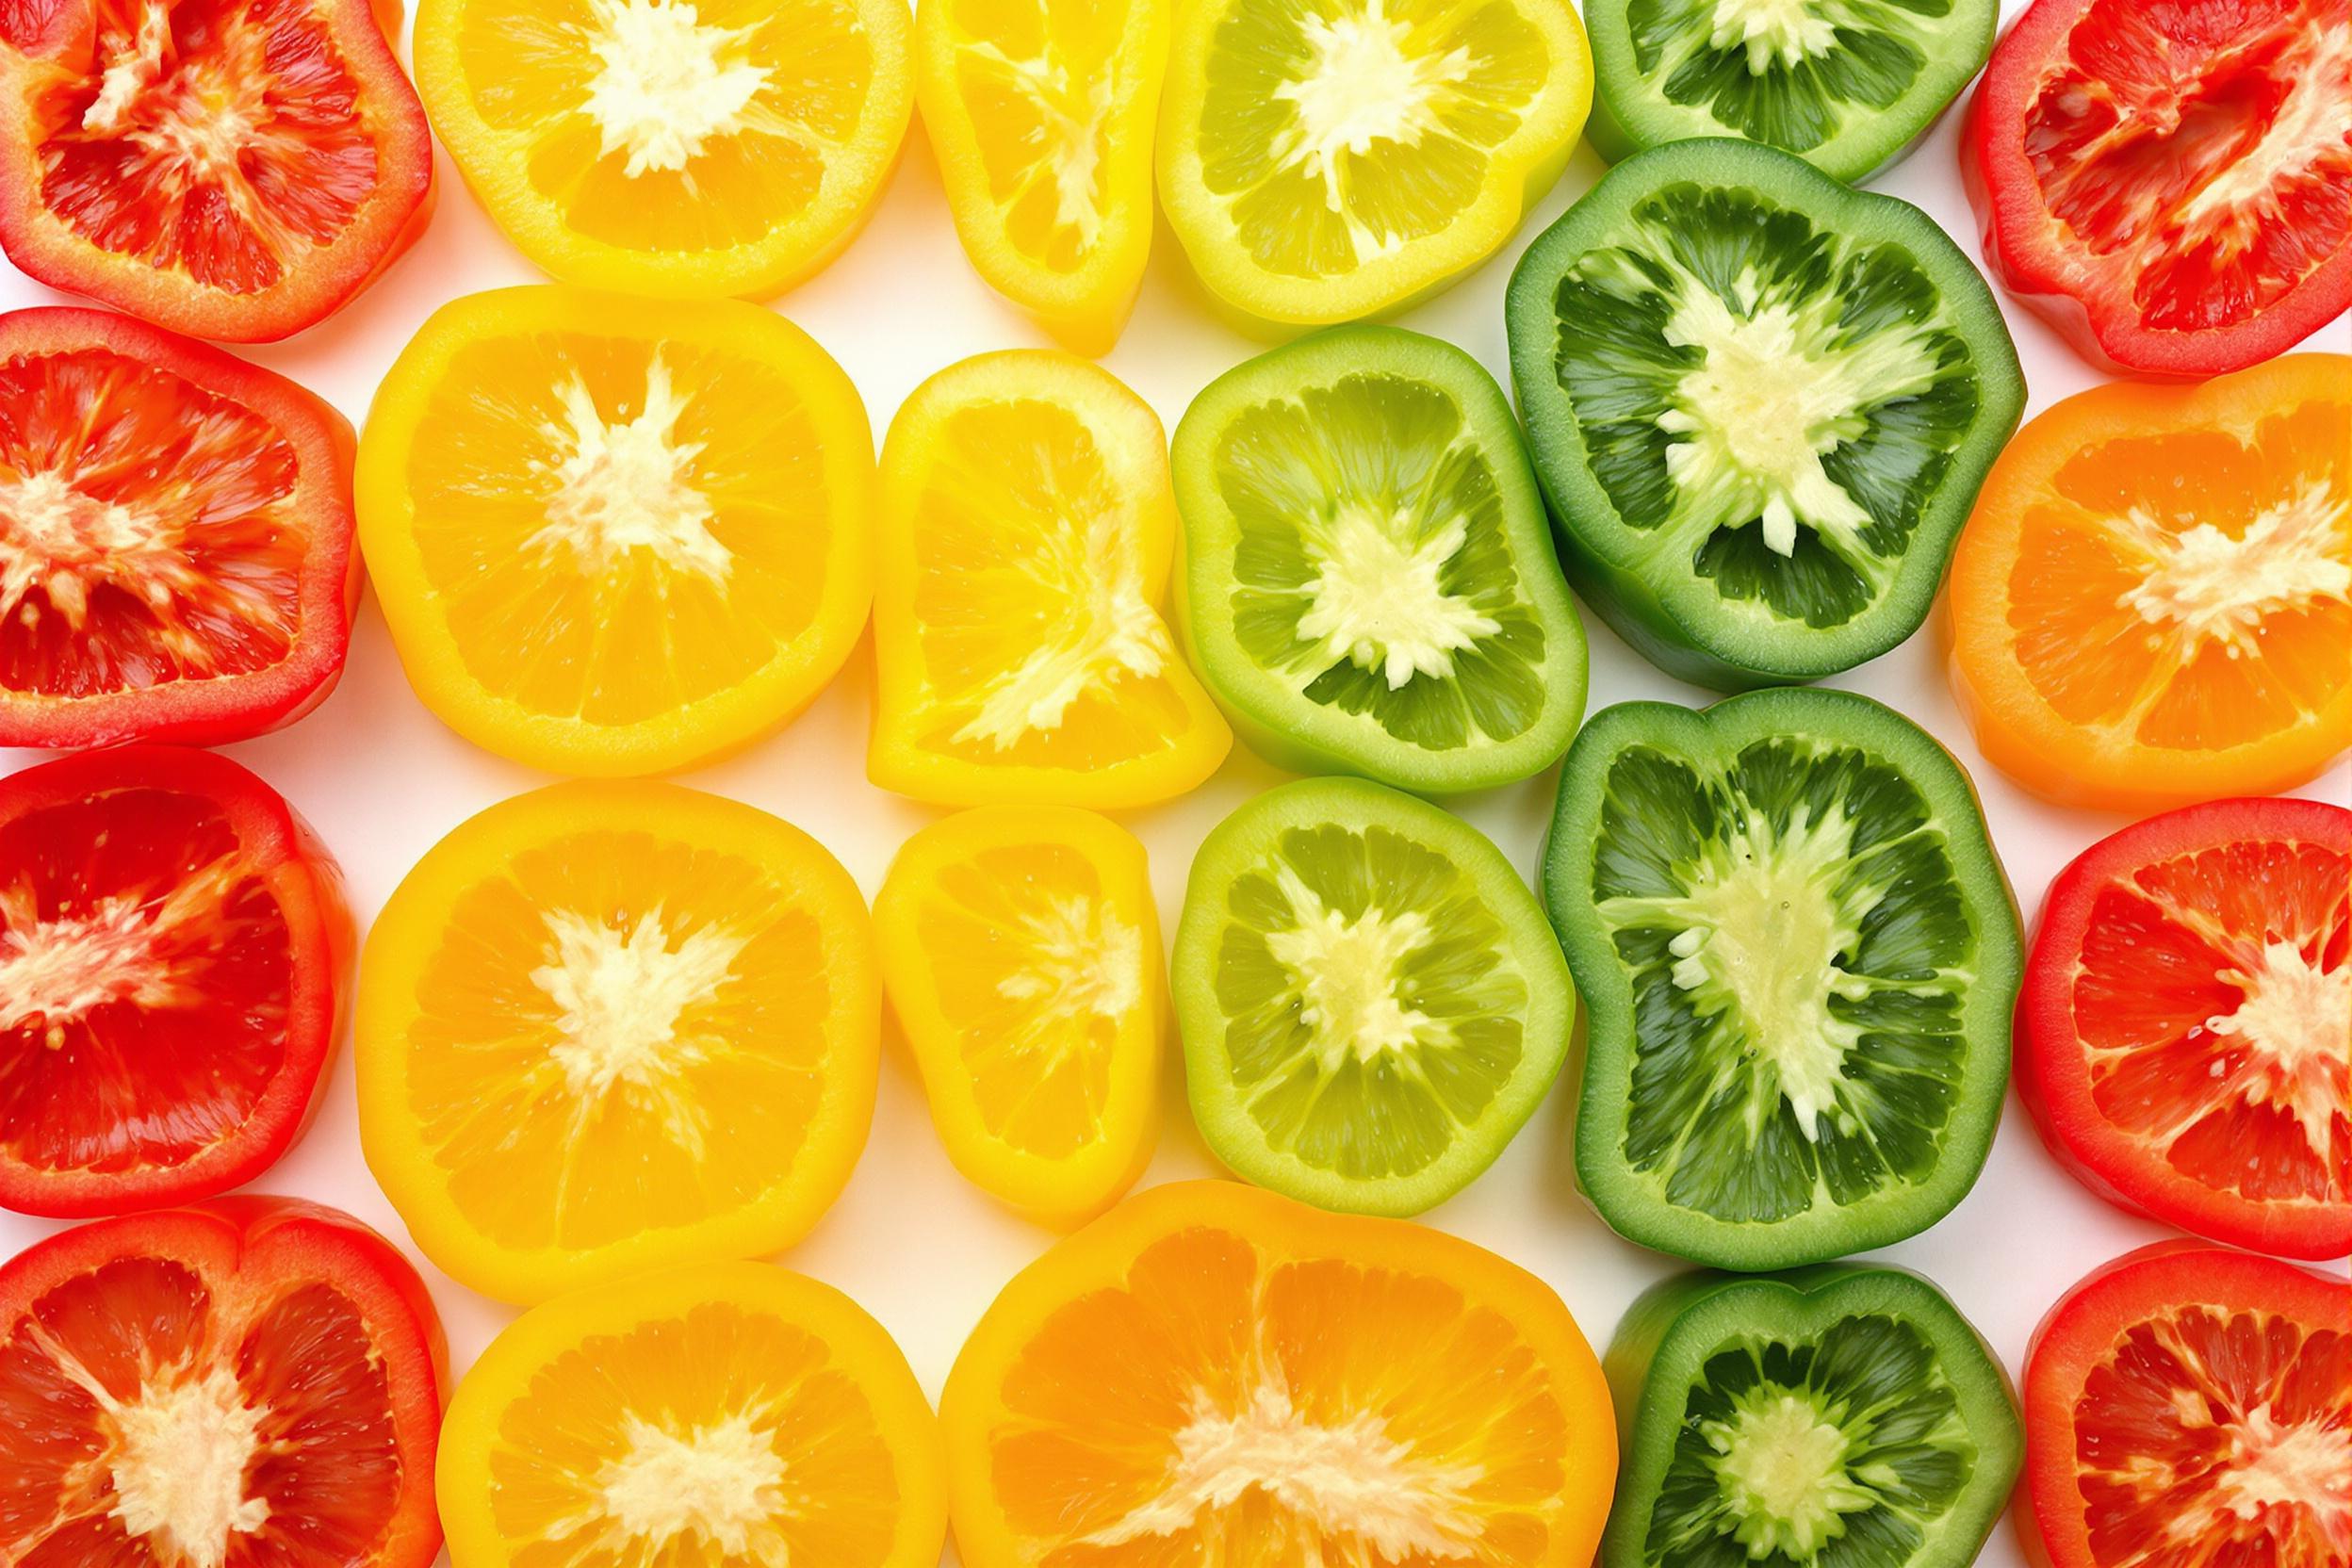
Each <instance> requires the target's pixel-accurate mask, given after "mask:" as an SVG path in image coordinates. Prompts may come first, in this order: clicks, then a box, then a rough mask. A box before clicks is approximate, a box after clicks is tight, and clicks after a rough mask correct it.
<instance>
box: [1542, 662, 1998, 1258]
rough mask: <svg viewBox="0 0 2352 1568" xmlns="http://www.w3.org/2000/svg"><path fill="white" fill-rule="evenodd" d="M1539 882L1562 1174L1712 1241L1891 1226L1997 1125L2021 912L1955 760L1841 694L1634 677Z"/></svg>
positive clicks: (1745, 1246)
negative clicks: (1689, 687)
mask: <svg viewBox="0 0 2352 1568" xmlns="http://www.w3.org/2000/svg"><path fill="white" fill-rule="evenodd" d="M1541 879H1542V884H1543V895H1544V909H1545V912H1546V913H1547V914H1548V915H1549V916H1550V917H1551V921H1552V926H1553V929H1554V931H1555V932H1557V933H1558V935H1559V937H1560V945H1561V947H1562V948H1563V949H1564V950H1565V952H1566V953H1567V956H1568V967H1569V970H1570V972H1572V973H1573V974H1574V975H1575V976H1576V990H1577V993H1578V994H1579V995H1580V996H1582V997H1583V998H1584V1001H1585V1005H1586V1007H1587V1009H1588V1011H1589V1017H1590V1021H1589V1024H1588V1027H1587V1042H1586V1049H1585V1061H1584V1074H1583V1089H1582V1094H1581V1098H1580V1099H1579V1102H1578V1105H1577V1113H1576V1174H1577V1179H1578V1182H1579V1184H1580V1185H1581V1186H1582V1188H1583V1190H1584V1193H1585V1196H1586V1198H1587V1199H1589V1200H1590V1201H1591V1202H1592V1203H1593V1207H1594V1208H1595V1209H1597V1210H1598V1211H1599V1212H1600V1215H1601V1217H1602V1218H1603V1219H1605V1220H1607V1221H1608V1222H1609V1225H1610V1227H1611V1228H1613V1229H1614V1230H1616V1231H1617V1232H1618V1233H1620V1234H1621V1235H1624V1236H1625V1237H1627V1238H1629V1239H1630V1240H1633V1241H1637V1242H1640V1243H1641V1244H1642V1245H1643V1246H1645V1247H1651V1248H1656V1249H1657V1250H1660V1251H1664V1252H1671V1253H1674V1254H1675V1255H1676V1256H1679V1257H1683V1258H1688V1259H1690V1260H1691V1261H1692V1262H1694V1263H1702V1264H1707V1265H1711V1266H1716V1267H1722V1268H1739V1269H1769V1268H1785V1267H1790V1266H1798V1265H1802V1264H1808V1263H1818V1262H1822V1261H1825V1260H1827V1259H1830V1258H1836V1257H1840V1256H1843V1255H1845V1254H1847V1253H1850V1252H1858V1251H1863V1250H1868V1249H1870V1248H1874V1247H1883V1246H1885V1245H1887V1244H1888V1243H1890V1242H1894V1241H1899V1240H1901V1239H1902V1238H1903V1237H1905V1236H1908V1235H1911V1234H1914V1233H1917V1232H1919V1231H1921V1230H1924V1229H1925V1228H1926V1227H1927V1226H1929V1225H1932V1224H1934V1223H1935V1222H1936V1220H1937V1219H1939V1218H1941V1217H1943V1216H1944V1215H1945V1214H1946V1213H1947V1212H1949V1211H1950V1210H1951V1208H1952V1205H1953V1204H1955V1203H1957V1202H1958V1201H1960V1199H1961V1198H1962V1197H1963V1196H1964V1195H1965V1194H1966V1193H1967V1192H1968V1188H1969V1186H1970V1185H1972V1184H1974V1182H1975V1180H1976V1177H1977V1173H1978V1172H1979V1171H1980V1170H1981V1169H1982V1168H1983V1167H1984V1164H1985V1155H1986V1153H1987V1152H1988V1151H1989V1150H1990V1149H1991V1146H1992V1139H1993V1131H1994V1128H1995V1126H1996V1124H1997V1123H1998V1122H1999V1120H2000V1119H2001V1097H2002V1093H2003V1090H2004V1089H2005V1087H2006V1086H2007V1083H2008V1072H2009V1033H2010V1013H2011V1009H2012V1007H2013V1006H2014V1005H2015V1003H2016V1000H2017V985H2018V977H2019V972H2020V956H2019V949H2020V945H2021V944H2020V939H2019V934H2018V927H2017V907H2016V906H2015V904H2014V903H2013V902H2012V901H2011V899H2010V895H2009V890H2008V884H2007V882H2006V881H2005V880H2004V879H2003V877H2002V874H2001V865H2000V862H1999V861H1998V860H1997V859H1996V858H1994V854H1993V847H1992V843H1991V841H1990V840H1989V839H1988V838H1987V837H1986V835H1985V819H1984V816H1983V814H1982V812H1981V810H1980V809H1979V808H1978V805H1977V800H1976V794H1975V792H1974V791H1973V789H1972V788H1971V787H1970V785H1969V783H1968V776H1967V775H1966V774H1964V773H1963V772H1962V771H1961V769H1960V765H1959V764H1958V763H1957V762H1955V761H1954V760H1952V756H1951V754H1950V753H1949V752H1947V751H1945V750H1944V748H1943V747H1942V746H1940V745H1938V744H1937V743H1936V742H1935V741H1934V740H1933V739H1932V738H1931V737H1929V736H1928V735H1927V734H1926V733H1925V732H1924V731H1923V730H1921V729H1919V727H1917V726H1915V725H1913V724H1912V723H1911V722H1910V721H1909V720H1908V719H1905V718H1903V716H1902V715H1901V714H1899V713H1897V712H1895V711H1893V710H1891V709H1889V708H1887V707H1884V706H1882V705H1881V704H1879V703H1876V702H1873V701H1871V700H1870V698H1868V697H1864V696H1857V695H1854V694H1851V693H1846V692H1836V691H1825V690H1820V689H1806V688H1799V689H1791V690H1773V691H1764V692H1753V693H1749V694H1745V695H1742V696H1737V697H1731V698H1728V699H1726V700H1724V701H1723V702H1719V703H1717V704H1716V705H1715V706H1714V707H1712V708H1709V709H1707V710H1705V711H1696V712H1694V711H1691V710H1690V709H1687V708H1681V707H1676V706H1674V705H1671V704H1666V703H1654V702H1631V703H1621V704H1619V705H1618V706H1616V707H1614V708H1610V709H1608V710H1606V711H1603V712H1601V713H1599V714H1597V715H1595V716H1594V717H1593V719H1592V720H1591V721H1589V722H1588V723H1587V724H1586V725H1585V727H1584V729H1583V731H1582V732H1581V733H1579V734H1578V735H1577V737H1576V743H1575V744H1574V745H1573V746H1571V747H1570V748H1569V752H1568V758H1567V760H1566V762H1565V763H1563V764H1562V767H1561V770H1560V798H1559V805H1558V808H1557V809H1556V811H1555V813H1554V815H1553V819H1552V825H1551V828H1550V832H1549V834H1548V838H1547V841H1546V843H1545V846H1544V858H1543V868H1542V877H1541Z"/></svg>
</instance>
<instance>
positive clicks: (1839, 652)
mask: <svg viewBox="0 0 2352 1568" xmlns="http://www.w3.org/2000/svg"><path fill="white" fill-rule="evenodd" d="M1507 312H1508V317H1509V323H1510V332H1511V379H1512V382H1513V384H1515V386H1516V388H1517V392H1518V399H1519V408H1520V413H1521V415H1522V417H1524V419H1525V420H1526V423H1527V436H1528V442H1529V447H1530V450H1531V452H1532V455H1533V457H1534V460H1535V471H1536V477H1537V479H1538V480H1539V481H1540V482H1541V483H1542V485H1543V487H1544V496H1545V498H1546V499H1547V500H1548V501H1549V503H1550V507H1551V512H1552V516H1553V520H1554V523H1555V524H1556V526H1557V529H1558V532H1559V538H1560V563H1561V564H1562V566H1563V567H1565V568H1566V570H1567V573H1568V578H1569V580H1570V582H1571V583H1573V584H1574V585H1575V586H1576V589H1577V591H1578V592H1579V593H1580V594H1582V595H1583V596H1584V597H1585V599H1586V600H1587V602H1589V603H1590V604H1592V605H1593V607H1594V608H1595V609H1597V610H1598V611H1599V612H1600V613H1601V614H1602V615H1603V616H1604V617H1605V618H1606V619H1607V620H1608V621H1609V625H1610V626H1612V627H1614V628H1615V629H1617V631H1618V633H1619V634H1620V635H1622V636H1623V637H1624V638H1625V640H1626V641H1627V642H1629V643H1631V644H1632V645H1634V646H1635V647H1636V648H1638V649H1639V650H1640V651H1641V652H1642V654H1643V655H1644V656H1646V657H1647V658H1648V659H1649V660H1650V661H1651V662H1654V663H1656V664H1657V665H1658V667H1659V668H1661V669H1663V670H1666V671H1667V672H1668V673H1670V674H1672V675H1675V676H1678V677H1680V678H1684V679H1686V680H1690V681H1693V682H1696V683H1697V684H1700V685H1703V686H1709V687H1713V688H1715V689H1717V690H1719V691H1741V690H1746V689H1747V688H1750V687H1754V686H1761V685H1774V684H1786V683H1790V682H1800V681H1807V680H1814V679H1818V678H1821V677H1822V676H1825V675H1830V674H1833V673H1835V672H1837V671H1838V670H1844V669H1850V668H1852V667H1853V666H1854V665H1856V664H1859V663H1861V662H1864V661H1866V660H1869V659H1873V658H1875V657H1877V656H1878V655H1879V654H1882V653H1884V652H1886V651H1887V649H1888V648H1891V647H1893V646H1894V645H1896V644H1898V643H1901V642H1902V641H1903V639H1904V638H1906V637H1908V636H1910V635H1911V633H1912V632H1914V631H1916V630H1917V629H1919V624H1920V622H1921V621H1922V620H1924V619H1925V618H1926V615H1927V612H1928V607H1929V605H1930V603H1931V602H1932V601H1933V599H1934V598H1935V595H1936V584H1937V582H1938V581H1939V580H1941V578H1942V577H1943V573H1944V567H1945V564H1947V562H1948V561H1949V560H1950V559H1951V555H1952V546H1953V544H1954V543H1955V542H1956V541H1957V539H1958V537H1959V532H1960V528H1961V525H1962V524H1963V523H1964V522H1965V521H1967V519H1968V511H1969V508H1970V507H1971V505H1972V504H1973V503H1974V501H1975V498H1976V492H1977V489H1978V487H1979V485H1981V484H1982V483H1983V482H1984V479H1985V472H1986V470H1987V469H1989V468H1990V467H1991V466H1992V463H1993V459H1994V458H1995V457H1996V456H1998V455H1999V453H2000V451H2001V447H2002V445H2003V444H2004V443H2006V442H2007V440H2008V438H2009V436H2010V433H2012V432H2013V431H2015V430H2016V429H2017V417H2018V415H2019V414H2020V413H2021V412H2022V411H2023V409H2024V406H2025V383H2024V378H2023V377H2022V375H2021V374H2020V373H2019V371H2018V368H2017V351H2016V348H2015V347H2014V346H2013V345H2012V344H2011V342H2010V340H2009V333H2008V329H2007V328H2006V327H2005V326H2004V325H2002V322H2001V311H2000V308H1999V307H1998V306H1997V305H1996V304H1995V303H1994V302H1993V297H1992V294H1991V292H1990V291H1989V290H1988V289H1987V288H1986V287H1985V281H1984V279H1983V278H1982V277H1980V276H1979V275H1978V273H1977V270H1976V268H1975V266H1974V265H1973V264H1972V263H1971V262H1970V261H1969V260H1968V257H1967V256H1965V255H1963V254H1962V253H1960V250H1959V248H1958V247H1957V246H1955V245H1954V244H1953V243H1952V241H1951V239H1949V238H1948V237H1945V234H1944V232H1943V230H1942V229H1941V228H1939V227H1938V226H1937V225H1936V221H1934V220H1933V219H1931V218H1929V217H1928V216H1927V215H1926V214H1925V213H1923V212H1921V211H1919V209H1918V208H1917V207H1914V206H1912V205H1910V204H1907V203H1904V202H1900V201H1897V200H1895V199H1894V198H1893V197H1890V196H1877V195H1872V194H1870V193H1869V192H1867V191H1855V190H1850V189H1848V188H1846V187H1844V186H1842V185H1839V184H1838V182H1837V181H1835V180H1833V179H1831V178H1829V177H1828V176H1827V175H1825V174H1823V173H1821V172H1820V171H1819V170H1817V169H1814V168H1813V167H1812V166H1811V165H1809V164H1807V163H1805V161H1804V160H1803V159H1802V158H1798V157H1796V156H1793V155H1790V154H1788V153H1783V152H1780V151H1779V150H1777V149H1775V148H1772V147H1764V146H1759V145H1757V144H1756V143H1754V142H1748V141H1737V140H1730V139H1720V138H1719V139H1707V140H1699V141H1683V142H1676V143H1674V144H1672V145H1670V146H1665V147H1659V148H1657V149H1655V150H1653V151H1650V152H1646V153H1642V154H1640V155H1636V156H1634V157H1631V158H1628V159H1626V160H1625V162H1624V163H1621V164H1619V165H1618V166H1617V167H1616V168H1614V169H1612V170H1610V171H1609V173H1608V174H1607V175H1605V176H1604V177H1603V178H1602V180H1601V182H1600V183H1599V184H1598V185H1597V186H1595V187H1593V189H1592V190H1591V191H1590V192H1588V193H1587V194H1586V195H1585V196H1584V198H1583V199H1582V200H1580V201H1578V202H1577V203H1576V205H1574V206H1572V207H1570V208H1569V209H1568V211H1567V213H1566V215H1565V216H1563V217H1562V218H1561V219H1560V221H1559V222H1557V223H1555V224H1553V225H1552V226H1551V228H1549V229H1547V230H1545V231H1544V234H1543V235H1542V236H1541V237H1538V238H1537V239H1536V241H1535V243H1534V244H1533V245H1531V246H1530V247H1529V248H1528V250H1527V254H1526V255H1525V256H1523V257H1522V258H1521V259H1520V262H1519V267H1518V270H1516V271H1515V272H1514V273H1513V274H1512V275H1511V288H1510V292H1509V295H1508V300H1507Z"/></svg>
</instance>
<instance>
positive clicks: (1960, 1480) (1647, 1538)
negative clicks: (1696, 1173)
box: [1600, 1264, 2024, 1568]
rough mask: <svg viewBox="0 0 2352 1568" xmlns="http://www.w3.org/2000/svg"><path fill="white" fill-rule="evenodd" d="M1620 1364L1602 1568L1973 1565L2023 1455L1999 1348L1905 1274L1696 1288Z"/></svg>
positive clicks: (1637, 1329) (1731, 1281)
mask: <svg viewBox="0 0 2352 1568" xmlns="http://www.w3.org/2000/svg"><path fill="white" fill-rule="evenodd" d="M1601 1365H1602V1370H1603V1371H1604V1372H1605V1373H1606V1374H1607V1375H1608V1378H1609V1393H1610V1395H1611V1397H1613V1399H1614V1401H1615V1403H1616V1406H1617V1419H1618V1428H1619V1446H1620V1452H1621V1455H1622V1458H1621V1460H1620V1462H1619V1468H1618V1472H1617V1495H1616V1501H1615V1504H1614V1506H1613V1507H1612V1508H1611V1510H1610V1511H1609V1528H1608V1532H1607V1534H1606V1535H1605V1536H1604V1537H1603V1538H1602V1544H1601V1553H1600V1562H1601V1565H1602V1568H1743V1565H1745V1564H1748V1563H1763V1564H1769V1565H1770V1568H1968V1564H1969V1563H1971V1562H1973V1561H1974V1560H1975V1559H1976V1554H1977V1552H1978V1551H1979V1549H1981V1548H1982V1547H1983V1545H1984V1544H1985V1538H1986V1537H1987V1536H1988V1535H1989V1534H1990V1533H1991V1531H1992V1528H1993V1526H1994V1524H1995V1523H1996V1521H1997V1520H1998V1519H1999V1517H2000V1514H2001V1508H2002V1505H2003V1504H2005V1503H2006V1502H2007V1501H2008V1498H2009V1492H2010V1488H2011V1486H2012V1484H2013V1483H2014V1482H2015V1481H2016V1479H2017V1467H2018V1464H2019V1462H2020V1459H2021V1457H2022V1453H2023V1449H2024V1439H2023V1434H2022V1431H2021V1429H2020V1425H2019V1421H2018V1416H2017V1397H2016V1395H2015V1393H2014V1392H2013V1391H2012V1390H2011V1388H2010V1386H2009V1380H2008V1379H2007V1378H2006V1376H2004V1375H2003V1373H2002V1372H2001V1365H2000V1363H1999V1362H1997V1361H1996V1360H1995V1359H1994V1357H1993V1354H1992V1351H1991V1349H1990V1348H1989V1347H1987V1346H1986V1345H1985V1342H1984V1340H1983V1339H1982V1338H1981V1337H1980V1336H1979V1335H1978V1333H1977V1332H1976V1331H1975V1330H1974V1329H1973V1328H1972V1327H1970V1326H1969V1324H1968V1320H1967V1319H1966V1318H1964V1317H1962V1316H1961V1315H1960V1314H1959V1312H1958V1310H1957V1309H1955V1308H1954V1307H1953V1306H1952V1303H1951V1302H1950V1301H1949V1300H1947V1299H1945V1297H1944V1295H1943V1293H1942V1292H1941V1291H1939V1290H1937V1289H1936V1286H1935V1285H1933V1284H1931V1283H1930V1282H1928V1281H1926V1280H1924V1279H1922V1278H1920V1277H1919V1275H1916V1274H1912V1273H1909V1272H1907V1271H1905V1270H1903V1269H1898V1268H1885V1267H1863V1266H1854V1265H1850V1264H1825V1265H1821V1266H1815V1267H1811V1268H1802V1269H1795V1270H1791V1271H1790V1272H1789V1273H1785V1274H1771V1275H1747V1276H1741V1275H1729V1274H1717V1273H1708V1272H1700V1273H1695V1274H1685V1275H1681V1276H1678V1277H1676V1278H1674V1279H1670V1280H1667V1281H1665V1282H1662V1283H1660V1284H1658V1285H1655V1286H1653V1287H1652V1288H1651V1289H1650V1290H1649V1291H1647V1292H1646V1293H1645V1294H1643V1295H1642V1297H1641V1298H1640V1299H1638V1300H1636V1301H1635V1302H1634V1304H1633V1306H1632V1307H1631V1308H1630V1309H1629V1310H1628V1311H1627V1312H1626V1314H1625V1319H1624V1321H1623V1322H1621V1323H1620V1324H1619V1325H1618V1327H1617V1333H1616V1335H1615V1337H1614V1338H1613V1339H1611V1340H1610V1342H1609V1351H1608V1353H1607V1354H1606V1355H1605V1356H1603V1358H1602V1361H1601Z"/></svg>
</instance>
